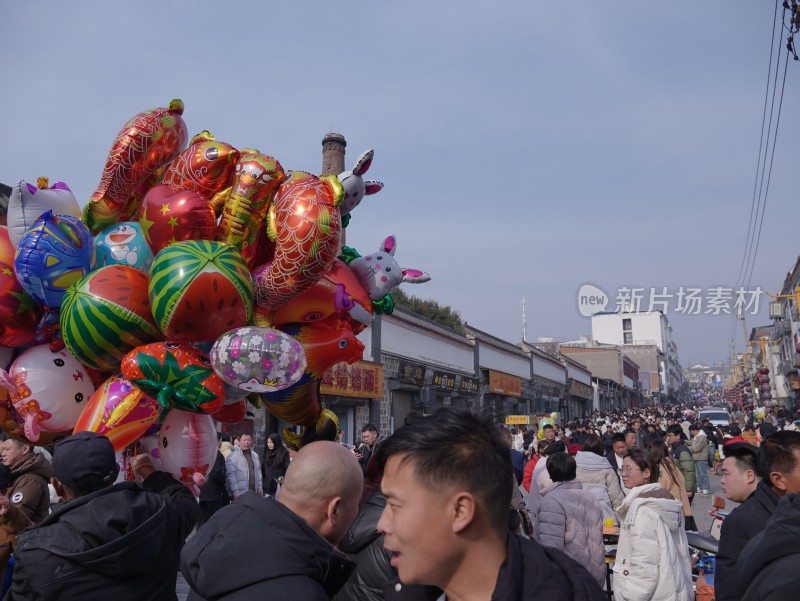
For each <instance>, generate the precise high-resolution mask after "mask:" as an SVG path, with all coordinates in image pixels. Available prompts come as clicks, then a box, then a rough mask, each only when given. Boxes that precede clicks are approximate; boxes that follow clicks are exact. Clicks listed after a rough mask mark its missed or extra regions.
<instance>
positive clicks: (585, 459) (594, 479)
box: [575, 436, 625, 523]
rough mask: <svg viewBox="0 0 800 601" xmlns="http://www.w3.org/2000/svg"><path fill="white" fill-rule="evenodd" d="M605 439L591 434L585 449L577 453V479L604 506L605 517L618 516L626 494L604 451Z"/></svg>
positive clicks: (613, 517) (614, 517)
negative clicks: (618, 509)
mask: <svg viewBox="0 0 800 601" xmlns="http://www.w3.org/2000/svg"><path fill="white" fill-rule="evenodd" d="M603 450H604V449H603V439H602V438H600V437H599V436H590V437H589V438H587V439H586V442H585V443H584V444H583V450H582V451H578V454H577V455H575V462H576V464H577V466H578V467H577V472H576V474H577V475H576V479H577V480H578V481H579V482H580V483H581V484H583V490H587V491H589V492H590V493H591V494H592V495H594V497H595V498H596V499H597V500H598V502H599V503H600V507H602V508H603V519H607V518H611V520H612V521H613V522H614V523H617V522H618V521H619V520H618V518H617V513H616V508H617V507H619V506H620V505H622V501H623V500H624V499H625V495H624V493H623V492H622V489H621V488H620V486H619V480H618V479H617V473H616V472H615V471H614V468H612V467H611V464H610V463H609V462H608V459H606V456H605V454H604V453H603Z"/></svg>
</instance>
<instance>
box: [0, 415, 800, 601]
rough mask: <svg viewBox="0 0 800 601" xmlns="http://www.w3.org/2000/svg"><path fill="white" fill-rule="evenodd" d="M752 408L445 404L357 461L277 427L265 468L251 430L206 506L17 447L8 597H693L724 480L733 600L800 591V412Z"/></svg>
mask: <svg viewBox="0 0 800 601" xmlns="http://www.w3.org/2000/svg"><path fill="white" fill-rule="evenodd" d="M742 413H744V412H742ZM733 417H734V420H735V421H733V423H730V424H728V425H725V426H722V427H714V426H712V425H711V424H710V423H708V422H706V421H703V420H700V421H696V420H695V414H694V413H693V412H692V410H691V409H690V408H688V407H675V408H671V409H669V410H665V409H663V408H649V409H645V410H634V411H628V412H614V413H606V414H602V413H595V414H593V415H591V416H589V417H588V418H585V419H583V420H581V421H576V422H571V423H567V424H561V425H559V424H555V425H554V424H545V425H543V427H542V428H541V430H539V429H538V428H536V427H535V426H534V427H528V426H523V427H522V428H521V429H520V430H516V429H513V428H510V427H507V426H505V425H503V424H499V423H498V421H497V420H496V419H493V418H492V417H491V416H479V415H476V414H474V413H470V412H466V411H456V410H451V409H440V410H438V411H437V412H436V413H435V414H434V415H432V416H418V417H413V418H409V419H408V420H407V423H406V424H405V425H404V426H402V427H401V428H398V429H397V431H396V432H394V434H392V435H391V436H389V437H388V438H384V437H381V436H380V434H379V432H378V430H377V428H375V427H374V426H372V425H367V426H365V427H364V428H363V431H362V445H360V446H359V447H358V448H351V447H349V446H347V445H343V444H339V443H334V442H315V443H312V444H309V445H306V446H305V447H303V448H302V449H301V450H300V451H299V452H298V453H296V454H294V455H293V456H290V453H289V452H288V451H287V449H286V448H285V446H284V445H283V442H282V440H281V439H280V437H279V436H278V435H277V434H271V435H269V436H268V437H267V439H266V444H265V449H264V453H263V455H259V454H258V453H257V452H256V451H255V450H254V449H253V440H252V437H251V436H250V435H248V434H244V435H241V436H239V437H238V438H236V439H234V440H231V439H230V436H228V435H226V434H221V435H220V438H219V449H218V453H217V457H216V461H215V463H214V465H213V467H212V469H211V470H210V472H209V474H208V476H207V479H206V483H205V485H204V486H203V487H202V488H201V490H200V496H199V498H196V497H195V496H194V495H193V494H192V493H191V491H190V489H189V488H187V487H186V486H184V485H183V484H181V483H180V482H178V481H177V480H176V479H175V478H173V477H172V476H171V475H170V474H167V473H165V472H162V471H159V470H158V469H157V468H156V466H154V465H153V464H152V462H151V461H150V459H149V456H148V455H147V454H142V455H136V456H135V457H133V459H132V465H131V468H132V469H131V473H132V476H133V480H132V481H130V480H127V479H122V480H120V479H119V478H118V472H119V467H118V464H117V461H116V457H115V453H114V449H113V447H112V446H111V443H110V442H109V441H108V439H107V438H105V437H104V436H101V435H98V434H95V433H90V432H79V433H76V434H74V435H72V436H70V437H68V438H67V439H65V440H64V441H62V442H60V443H58V444H56V445H55V447H54V448H53V449H52V457H51V456H49V454H48V452H47V450H45V449H35V448H34V447H33V446H32V445H30V444H28V443H26V442H24V441H20V440H16V439H12V438H8V437H3V438H4V440H2V442H1V443H0V459H2V465H0V491H2V492H0V538H1V539H2V540H0V562H3V565H4V564H5V562H8V561H9V558H10V557H11V558H12V562H13V563H14V567H13V579H12V582H11V584H10V590H9V592H8V595H7V597H6V599H10V600H12V601H13V600H20V599H48V600H49V599H54V600H55V599H72V598H87V599H93V598H98V599H99V598H101V597H102V598H106V597H109V596H113V597H114V598H119V599H132V600H133V599H137V600H140V599H157V600H161V599H175V598H176V593H175V590H176V578H177V574H178V572H179V571H180V573H181V574H182V576H183V578H184V579H185V580H186V582H187V583H188V585H189V587H190V588H191V592H190V593H189V597H188V598H189V599H191V600H194V601H203V600H207V601H211V600H227V601H238V600H242V601H244V600H249V599H261V598H264V599H284V598H285V599H289V598H291V599H311V600H316V599H318V600H323V599H334V600H335V601H368V600H382V599H386V600H392V599H396V600H416V599H426V600H427V599H430V600H437V601H446V600H450V601H454V600H465V601H468V600H471V599H476V600H477V599H497V600H501V599H502V600H505V599H509V600H511V599H514V600H516V599H520V600H526V599H541V598H547V599H548V600H560V599H564V600H567V599H580V600H597V601H600V600H601V599H606V598H607V597H606V592H604V588H605V589H608V588H609V586H610V587H612V588H613V594H614V597H615V598H616V599H620V600H621V601H648V600H661V599H663V600H667V599H669V600H671V601H672V600H677V601H684V600H686V601H689V600H691V599H694V591H693V583H692V577H691V564H690V557H689V552H688V544H687V537H686V531H687V530H694V529H696V524H695V522H694V518H693V514H692V504H693V500H694V499H695V497H696V496H697V495H706V494H709V491H710V488H711V486H710V484H709V480H708V470H709V469H710V468H712V467H714V468H718V469H719V471H720V473H721V474H722V481H721V486H722V490H723V493H724V494H725V495H726V496H727V497H728V498H729V499H731V500H732V501H735V502H737V503H740V505H739V506H738V507H737V508H736V509H735V510H734V511H733V512H732V513H731V514H730V515H729V516H728V517H727V518H726V520H725V521H724V522H723V525H722V533H721V538H720V542H719V555H718V559H717V572H716V574H715V586H716V595H717V596H716V598H717V599H718V600H720V601H727V600H733V599H742V600H746V601H751V600H756V599H770V600H777V599H784V598H789V597H788V595H789V594H792V595H794V593H793V591H796V590H797V588H796V587H797V585H798V584H799V583H800V574H798V570H792V569H791V567H792V566H796V565H798V563H797V562H798V561H799V560H800V501H798V497H797V496H796V493H798V492H800V432H798V431H797V425H796V424H795V423H794V420H793V419H791V417H793V416H789V418H788V419H787V417H786V416H783V417H781V416H779V415H778V414H777V413H775V414H774V417H775V418H776V420H775V422H776V423H772V420H768V419H766V416H765V419H764V420H762V421H761V422H760V423H759V422H758V421H756V422H753V421H751V419H752V417H753V416H752V415H750V416H747V415H746V414H744V415H743V416H739V415H738V412H734V413H733ZM740 417H744V419H745V421H744V423H742V424H739V423H738V419H739V418H740ZM748 418H749V419H748ZM745 432H752V433H753V436H754V438H752V439H750V438H749V437H745V436H744V433H745ZM609 532H611V533H613V536H615V537H617V539H616V545H615V556H613V557H612V558H611V561H609V547H608V546H607V545H608V543H609V540H608V538H604V537H607V536H608V535H609ZM12 553H13V555H12ZM611 562H613V569H612V571H611V572H610V573H609V571H608V568H607V565H608V564H609V563H611ZM787 591H792V592H787Z"/></svg>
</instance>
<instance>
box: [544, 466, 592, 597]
mask: <svg viewBox="0 0 800 601" xmlns="http://www.w3.org/2000/svg"><path fill="white" fill-rule="evenodd" d="M595 456H596V457H599V455H595ZM600 459H603V458H602V457H600ZM603 461H605V460H604V459H603ZM534 533H535V534H534V536H535V538H536V540H537V541H539V543H540V544H542V545H544V546H545V547H553V548H555V549H559V550H561V551H563V552H564V553H566V554H567V556H568V557H571V558H572V559H574V560H575V561H577V562H578V563H579V564H581V565H582V566H583V567H585V568H586V569H587V570H588V571H589V573H590V574H591V575H592V576H593V577H594V579H595V580H596V581H597V583H598V584H599V585H600V586H603V583H604V582H605V578H606V563H605V555H606V551H605V547H604V546H603V510H602V508H601V507H600V503H598V502H597V499H595V497H594V495H592V494H591V493H590V492H588V491H586V490H583V486H582V485H581V483H580V482H577V481H575V480H572V481H570V482H556V483H555V484H552V485H551V486H548V487H547V488H545V489H544V490H543V491H542V503H541V505H539V513H538V515H537V518H536V528H535V529H534Z"/></svg>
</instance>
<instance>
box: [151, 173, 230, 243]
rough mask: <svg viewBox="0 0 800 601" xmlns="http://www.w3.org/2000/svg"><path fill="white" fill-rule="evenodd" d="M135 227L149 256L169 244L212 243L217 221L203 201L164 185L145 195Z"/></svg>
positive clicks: (189, 192) (198, 195)
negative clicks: (137, 225)
mask: <svg viewBox="0 0 800 601" xmlns="http://www.w3.org/2000/svg"><path fill="white" fill-rule="evenodd" d="M139 223H140V224H141V226H142V233H143V234H144V238H145V240H147V244H149V245H150V249H151V250H152V251H153V254H157V253H158V251H160V250H161V249H162V248H164V247H166V246H169V245H170V244H172V243H173V242H183V241H186V240H213V239H214V237H215V236H216V233H217V218H216V216H215V215H214V210H213V209H212V208H211V203H209V202H208V200H206V199H205V197H203V196H202V195H201V194H199V193H197V192H194V191H192V190H179V191H177V192H176V191H175V190H173V189H172V188H170V187H169V186H167V185H164V184H160V185H158V186H155V187H153V188H151V189H150V191H149V192H148V193H147V194H146V195H145V197H144V200H143V201H142V209H141V217H140V218H139Z"/></svg>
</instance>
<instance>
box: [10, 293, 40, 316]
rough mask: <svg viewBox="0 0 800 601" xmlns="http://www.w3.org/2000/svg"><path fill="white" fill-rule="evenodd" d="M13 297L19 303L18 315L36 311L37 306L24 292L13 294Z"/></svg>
mask: <svg viewBox="0 0 800 601" xmlns="http://www.w3.org/2000/svg"><path fill="white" fill-rule="evenodd" d="M11 296H13V297H14V298H16V299H17V301H19V307H17V315H19V314H20V313H25V311H33V310H35V309H36V305H35V303H34V302H33V299H32V298H31V297H30V296H28V295H27V294H25V293H24V292H12V293H11Z"/></svg>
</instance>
